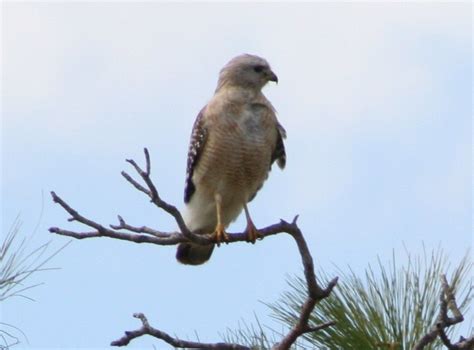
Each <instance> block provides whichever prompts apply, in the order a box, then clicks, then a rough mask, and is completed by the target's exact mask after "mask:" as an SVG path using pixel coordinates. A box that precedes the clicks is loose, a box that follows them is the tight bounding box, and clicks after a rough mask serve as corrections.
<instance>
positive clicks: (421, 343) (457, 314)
mask: <svg viewBox="0 0 474 350" xmlns="http://www.w3.org/2000/svg"><path fill="white" fill-rule="evenodd" d="M439 304H440V305H439V314H438V317H437V322H436V324H435V325H433V326H432V327H431V330H430V331H429V332H428V333H426V334H425V335H424V336H423V337H422V338H421V339H420V340H418V342H417V343H416V344H415V346H414V347H413V350H421V349H423V348H425V347H426V346H428V345H429V344H431V343H432V342H434V341H435V340H436V339H437V338H438V337H439V338H440V339H441V341H442V342H443V344H444V345H445V346H446V347H447V348H448V349H450V350H453V349H474V336H473V337H470V338H469V339H465V338H462V339H461V340H460V341H459V342H457V343H455V344H453V343H452V342H451V341H450V340H449V338H448V336H447V335H446V329H448V328H449V327H451V326H453V325H455V324H457V323H460V322H462V321H464V316H463V315H462V313H461V311H460V310H459V308H458V306H457V303H456V298H455V295H454V293H453V290H452V288H451V287H450V285H449V284H448V280H447V279H446V275H441V293H440V296H439ZM448 311H450V312H451V313H452V315H453V317H449V316H448Z"/></svg>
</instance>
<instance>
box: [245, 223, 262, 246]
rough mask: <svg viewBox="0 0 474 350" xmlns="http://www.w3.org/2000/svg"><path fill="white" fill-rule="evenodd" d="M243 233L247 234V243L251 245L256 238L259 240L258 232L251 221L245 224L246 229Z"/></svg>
mask: <svg viewBox="0 0 474 350" xmlns="http://www.w3.org/2000/svg"><path fill="white" fill-rule="evenodd" d="M245 232H246V233H247V242H250V243H252V244H254V243H255V241H256V240H257V238H261V235H260V232H258V230H257V228H256V227H255V225H254V224H253V222H252V221H249V222H247V228H246V229H245Z"/></svg>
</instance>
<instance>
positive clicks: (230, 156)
mask: <svg viewBox="0 0 474 350" xmlns="http://www.w3.org/2000/svg"><path fill="white" fill-rule="evenodd" d="M269 81H273V82H276V83H277V82H278V78H277V76H276V75H275V73H273V71H272V70H271V68H270V65H269V64H268V62H267V61H266V60H265V59H263V58H261V57H258V56H254V55H249V54H243V55H240V56H237V57H235V58H233V59H232V60H230V61H229V63H227V64H226V65H225V66H224V68H222V70H221V71H220V73H219V80H218V83H217V88H216V90H215V93H214V96H213V97H212V98H211V100H210V101H209V103H208V104H207V105H206V106H204V108H203V109H202V110H201V111H200V112H199V114H198V116H197V118H196V121H195V122H194V126H193V130H192V134H191V141H190V145H189V152H188V159H187V169H186V183H185V190H184V202H185V204H186V208H185V211H184V221H185V223H186V225H187V227H188V228H189V229H190V230H191V231H192V232H194V233H197V234H210V233H212V234H213V235H214V239H215V242H216V243H217V244H218V245H219V244H220V243H221V242H223V241H224V242H225V241H226V240H227V239H228V236H227V234H226V232H225V229H226V228H227V226H228V225H229V224H230V223H231V222H232V221H234V220H235V219H236V218H237V217H238V216H239V214H240V213H241V211H242V209H243V210H244V212H245V216H246V219H247V227H246V233H247V237H248V241H249V242H252V243H254V242H255V240H256V239H257V238H258V237H259V233H258V231H257V229H256V227H255V225H254V223H253V221H252V219H251V217H250V214H249V210H248V208H247V203H248V202H250V201H251V200H252V199H253V198H255V196H256V194H257V192H258V191H259V190H260V188H261V187H262V185H263V183H264V181H265V180H266V179H267V177H268V173H269V171H270V169H271V166H272V164H273V163H274V162H275V161H276V162H277V164H278V166H279V167H280V168H281V169H283V168H284V167H285V162H286V154H285V147H284V144H283V139H284V138H285V137H286V133H285V130H284V128H283V127H282V126H281V125H280V123H279V122H278V120H277V118H276V115H275V109H274V108H273V106H272V104H271V103H270V101H268V100H267V98H266V97H265V96H264V95H263V93H262V88H263V87H264V86H265V85H266V84H267V83H268V82H269ZM213 249H214V244H212V245H206V246H202V245H195V244H192V243H181V244H179V245H178V249H177V252H176V258H177V260H178V261H179V262H181V263H183V264H188V265H200V264H203V263H204V262H206V261H207V260H209V258H210V257H211V254H212V251H213Z"/></svg>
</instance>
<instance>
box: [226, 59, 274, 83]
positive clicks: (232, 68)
mask: <svg viewBox="0 0 474 350" xmlns="http://www.w3.org/2000/svg"><path fill="white" fill-rule="evenodd" d="M269 81H274V82H276V83H278V77H277V76H276V74H275V73H273V71H272V70H271V68H270V65H269V64H268V62H267V61H266V60H265V59H263V58H261V57H258V56H255V55H249V54H243V55H240V56H237V57H234V58H233V59H231V60H230V61H229V62H228V63H227V64H226V65H225V66H224V68H222V69H221V71H220V73H219V82H218V87H217V88H218V89H219V88H220V87H222V86H224V85H230V86H241V87H245V88H250V89H261V88H262V87H263V86H264V85H265V84H266V83H268V82H269Z"/></svg>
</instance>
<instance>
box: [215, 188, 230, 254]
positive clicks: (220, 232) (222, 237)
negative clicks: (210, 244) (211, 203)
mask: <svg viewBox="0 0 474 350" xmlns="http://www.w3.org/2000/svg"><path fill="white" fill-rule="evenodd" d="M214 200H215V202H216V211H217V225H216V229H215V230H214V234H213V236H214V240H215V241H216V243H217V246H219V245H220V244H221V242H222V241H224V242H227V241H228V240H229V236H228V235H227V233H226V232H225V227H224V225H223V224H222V197H221V195H220V194H219V193H216V194H215V196H214Z"/></svg>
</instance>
